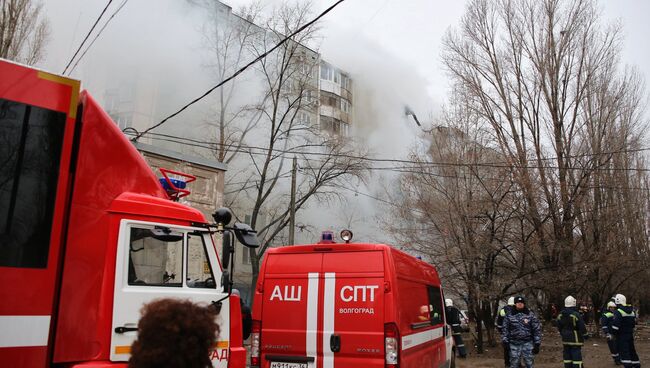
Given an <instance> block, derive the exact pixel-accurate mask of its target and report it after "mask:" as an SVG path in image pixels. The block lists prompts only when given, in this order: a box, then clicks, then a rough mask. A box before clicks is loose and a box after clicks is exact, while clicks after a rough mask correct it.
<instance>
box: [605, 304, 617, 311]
mask: <svg viewBox="0 0 650 368" xmlns="http://www.w3.org/2000/svg"><path fill="white" fill-rule="evenodd" d="M607 309H609V310H610V311H614V310H616V303H614V302H609V303H607Z"/></svg>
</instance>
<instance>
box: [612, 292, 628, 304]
mask: <svg viewBox="0 0 650 368" xmlns="http://www.w3.org/2000/svg"><path fill="white" fill-rule="evenodd" d="M614 303H616V305H625V304H627V299H626V298H625V295H623V294H616V296H615V297H614Z"/></svg>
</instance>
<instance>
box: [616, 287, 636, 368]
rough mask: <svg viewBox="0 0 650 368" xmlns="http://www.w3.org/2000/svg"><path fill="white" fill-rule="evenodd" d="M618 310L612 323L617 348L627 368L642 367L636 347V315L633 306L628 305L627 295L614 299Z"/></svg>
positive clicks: (619, 295) (618, 295)
mask: <svg viewBox="0 0 650 368" xmlns="http://www.w3.org/2000/svg"><path fill="white" fill-rule="evenodd" d="M614 299H615V303H616V310H615V311H614V320H613V321H612V332H613V333H614V336H616V347H617V349H618V354H619V356H620V358H621V363H623V367H625V368H637V367H641V362H640V360H639V356H638V355H637V353H636V349H635V347H634V327H635V326H636V313H634V309H633V308H632V306H631V305H629V304H627V299H626V298H625V295H622V294H616V296H615V297H614Z"/></svg>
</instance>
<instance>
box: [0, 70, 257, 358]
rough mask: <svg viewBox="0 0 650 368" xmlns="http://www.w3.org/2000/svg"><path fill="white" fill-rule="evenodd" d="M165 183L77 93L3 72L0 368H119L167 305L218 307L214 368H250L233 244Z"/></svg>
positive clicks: (70, 85) (35, 74)
mask: <svg viewBox="0 0 650 368" xmlns="http://www.w3.org/2000/svg"><path fill="white" fill-rule="evenodd" d="M164 182H165V183H166V184H170V188H168V190H165V189H164V188H163V186H162V185H161V181H160V179H158V178H156V176H155V175H154V174H153V172H152V171H151V169H150V168H149V167H148V166H147V164H146V162H145V161H144V160H143V158H142V157H141V156H140V154H139V153H138V152H137V150H136V149H135V148H134V147H133V146H132V144H131V143H130V142H129V141H128V139H126V138H125V136H124V135H123V134H122V132H121V131H120V130H119V129H118V127H117V126H116V124H115V123H114V122H113V121H112V120H111V119H110V117H109V116H108V115H107V114H106V112H104V111H103V110H102V109H101V107H100V106H99V105H98V104H97V102H96V101H95V100H94V99H93V98H92V97H91V96H90V95H89V94H88V93H87V92H82V93H80V91H79V82H78V81H76V80H72V79H69V78H64V77H61V76H57V75H54V74H50V73H47V72H43V71H39V70H36V69H33V68H30V67H26V66H23V65H18V64H15V63H12V62H8V61H6V60H0V285H1V286H0V367H48V366H56V367H78V366H83V367H113V366H118V367H119V366H122V367H124V366H126V361H127V360H128V358H129V352H130V346H131V343H132V342H133V340H134V339H135V337H136V334H137V322H138V319H139V313H140V309H141V307H142V305H143V304H144V303H147V302H149V301H151V300H153V299H157V298H164V297H173V298H184V299H190V300H193V301H195V302H203V303H213V302H214V303H216V304H218V305H220V306H221V312H220V314H219V324H220V327H221V333H220V336H219V342H218V344H217V346H215V348H214V351H213V352H212V353H211V354H212V355H211V356H212V360H213V363H214V366H215V367H237V368H239V367H242V368H243V367H245V360H246V352H245V350H244V348H243V344H242V333H241V332H242V331H241V329H242V326H241V314H240V313H241V310H240V304H239V299H238V298H237V297H236V296H234V295H232V296H231V295H230V292H229V289H230V285H231V283H230V282H231V278H230V277H229V276H228V271H227V268H228V266H227V265H226V261H227V260H230V257H231V254H230V253H229V250H230V249H231V248H230V247H231V245H232V243H230V242H226V241H224V243H227V244H226V245H227V247H224V249H225V251H226V253H229V254H227V255H226V256H224V259H223V261H224V266H223V268H222V265H221V263H220V260H219V257H218V253H217V251H216V247H215V240H214V239H213V235H214V234H215V229H214V228H213V227H211V226H210V225H209V224H208V222H207V221H206V219H205V217H204V216H203V215H202V214H201V212H199V211H198V210H196V209H193V208H191V207H188V206H185V205H182V204H180V203H178V202H175V201H172V200H170V195H171V196H172V197H178V195H179V193H185V192H182V191H180V190H179V189H180V188H179V185H180V184H179V183H181V182H180V181H172V180H171V179H170V178H169V177H167V176H166V179H164ZM228 221H229V220H228ZM224 224H225V222H224V223H222V224H221V225H220V227H221V229H218V230H223V225H224ZM235 227H237V226H235ZM242 229H243V233H244V235H246V234H247V236H250V235H251V234H252V232H250V231H249V232H247V231H246V230H250V228H248V229H244V228H243V227H240V229H239V230H242ZM236 235H237V237H238V239H239V238H240V236H241V235H242V232H241V231H240V232H237V231H236ZM224 239H225V237H224ZM240 241H241V239H240ZM248 245H252V246H254V244H252V242H251V244H248ZM224 275H225V276H224Z"/></svg>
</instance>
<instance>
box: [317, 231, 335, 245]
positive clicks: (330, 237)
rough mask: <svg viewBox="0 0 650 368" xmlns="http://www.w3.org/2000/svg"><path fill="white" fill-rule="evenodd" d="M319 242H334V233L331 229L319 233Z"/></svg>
mask: <svg viewBox="0 0 650 368" xmlns="http://www.w3.org/2000/svg"><path fill="white" fill-rule="evenodd" d="M320 242H321V243H334V233H333V232H331V231H323V232H322V233H321V235H320Z"/></svg>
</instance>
